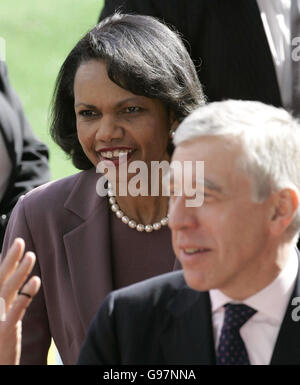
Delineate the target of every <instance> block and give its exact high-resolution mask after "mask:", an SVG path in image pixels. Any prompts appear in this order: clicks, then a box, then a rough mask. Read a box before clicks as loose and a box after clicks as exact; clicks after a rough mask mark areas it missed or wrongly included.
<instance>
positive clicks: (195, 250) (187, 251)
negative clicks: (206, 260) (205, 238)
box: [184, 248, 204, 254]
mask: <svg viewBox="0 0 300 385" xmlns="http://www.w3.org/2000/svg"><path fill="white" fill-rule="evenodd" d="M203 250H204V249H203ZM199 251H201V250H200V249H189V248H188V249H184V252H185V253H186V254H193V253H196V252H199Z"/></svg>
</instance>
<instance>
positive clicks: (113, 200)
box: [109, 197, 116, 205]
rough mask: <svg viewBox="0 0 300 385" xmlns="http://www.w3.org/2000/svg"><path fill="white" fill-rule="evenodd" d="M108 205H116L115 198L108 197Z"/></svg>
mask: <svg viewBox="0 0 300 385" xmlns="http://www.w3.org/2000/svg"><path fill="white" fill-rule="evenodd" d="M109 203H110V204H111V205H113V204H115V203H116V198H115V197H110V198H109Z"/></svg>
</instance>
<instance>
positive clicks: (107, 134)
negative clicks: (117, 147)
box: [96, 116, 124, 143]
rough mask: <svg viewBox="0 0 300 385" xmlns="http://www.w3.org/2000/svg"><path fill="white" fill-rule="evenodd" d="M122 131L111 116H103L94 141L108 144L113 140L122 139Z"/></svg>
mask: <svg viewBox="0 0 300 385" xmlns="http://www.w3.org/2000/svg"><path fill="white" fill-rule="evenodd" d="M123 135H124V130H123V128H122V127H120V125H118V124H117V122H116V120H115V119H114V118H113V117H111V116H103V117H102V118H101V120H100V121H99V123H98V126H97V133H96V140H97V141H100V142H105V143H109V142H112V141H114V140H118V139H122V137H123Z"/></svg>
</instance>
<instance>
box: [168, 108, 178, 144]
mask: <svg viewBox="0 0 300 385" xmlns="http://www.w3.org/2000/svg"><path fill="white" fill-rule="evenodd" d="M169 124H170V129H169V136H170V138H171V139H172V138H173V136H174V133H175V130H176V128H177V127H178V126H179V121H178V120H177V118H176V116H175V113H174V111H172V110H171V111H170V114H169Z"/></svg>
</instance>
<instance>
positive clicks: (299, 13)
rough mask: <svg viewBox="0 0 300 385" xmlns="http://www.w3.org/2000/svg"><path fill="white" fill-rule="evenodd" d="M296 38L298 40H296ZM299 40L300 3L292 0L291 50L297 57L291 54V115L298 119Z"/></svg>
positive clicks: (299, 93)
mask: <svg viewBox="0 0 300 385" xmlns="http://www.w3.org/2000/svg"><path fill="white" fill-rule="evenodd" d="M296 38H298V40H296ZM299 38H300V1H299V0H292V3H291V41H292V45H291V49H292V50H295V52H297V55H293V54H292V110H293V114H294V115H295V116H298V117H300V58H299V48H297V47H298V46H299ZM293 41H294V45H293ZM296 43H297V44H296ZM295 44H296V45H295Z"/></svg>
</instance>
